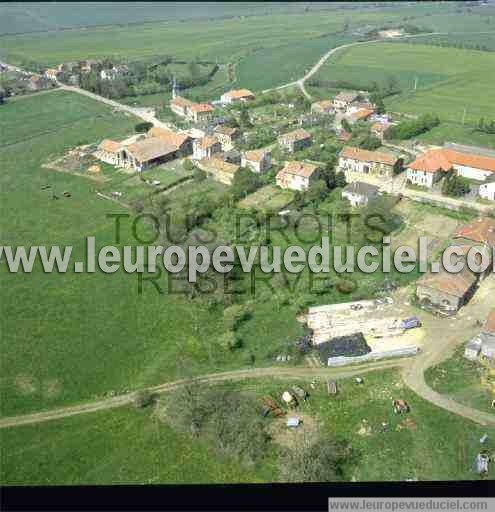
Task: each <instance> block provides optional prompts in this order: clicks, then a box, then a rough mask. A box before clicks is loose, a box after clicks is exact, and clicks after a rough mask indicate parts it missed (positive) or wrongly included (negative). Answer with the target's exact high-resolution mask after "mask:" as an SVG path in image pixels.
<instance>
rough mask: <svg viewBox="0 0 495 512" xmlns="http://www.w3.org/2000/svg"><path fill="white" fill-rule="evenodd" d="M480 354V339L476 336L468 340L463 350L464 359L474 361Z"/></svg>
mask: <svg viewBox="0 0 495 512" xmlns="http://www.w3.org/2000/svg"><path fill="white" fill-rule="evenodd" d="M480 352H481V338H480V337H479V336H476V337H475V338H473V339H471V340H469V341H468V342H467V344H466V347H465V348H464V357H465V358H466V359H469V360H470V361H476V360H477V359H478V356H479V355H480Z"/></svg>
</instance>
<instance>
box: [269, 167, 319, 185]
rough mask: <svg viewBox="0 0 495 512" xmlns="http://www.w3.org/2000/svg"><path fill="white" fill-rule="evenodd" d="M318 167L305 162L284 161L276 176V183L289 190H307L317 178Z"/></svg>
mask: <svg viewBox="0 0 495 512" xmlns="http://www.w3.org/2000/svg"><path fill="white" fill-rule="evenodd" d="M319 174H320V168H319V167H318V165H316V164H310V163H307V162H296V161H292V162H289V161H288V162H285V166H284V167H283V169H281V170H280V171H279V172H278V174H277V177H276V181H277V185H278V186H279V187H281V188H289V189H291V190H307V189H308V188H309V186H310V185H311V183H312V182H313V181H314V180H316V179H317V178H318V176H319Z"/></svg>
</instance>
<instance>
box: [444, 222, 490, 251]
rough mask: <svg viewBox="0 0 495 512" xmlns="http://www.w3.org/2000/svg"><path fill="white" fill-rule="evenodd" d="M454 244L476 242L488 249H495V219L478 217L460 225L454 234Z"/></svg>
mask: <svg viewBox="0 0 495 512" xmlns="http://www.w3.org/2000/svg"><path fill="white" fill-rule="evenodd" d="M453 238H454V239H455V240H456V243H462V242H463V241H466V242H477V243H478V244H483V245H485V246H487V247H488V248H490V249H495V219H491V218H490V217H478V218H477V219H475V220H473V221H472V222H469V223H467V224H464V225H462V226H461V227H459V228H458V229H457V231H456V232H455V233H454V235H453Z"/></svg>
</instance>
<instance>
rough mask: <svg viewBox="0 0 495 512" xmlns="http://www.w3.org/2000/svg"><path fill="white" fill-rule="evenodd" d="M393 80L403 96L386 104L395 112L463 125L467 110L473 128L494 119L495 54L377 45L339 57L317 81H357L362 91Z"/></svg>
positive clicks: (348, 50) (404, 45)
mask: <svg viewBox="0 0 495 512" xmlns="http://www.w3.org/2000/svg"><path fill="white" fill-rule="evenodd" d="M389 77H394V78H395V79H396V80H397V81H398V83H399V84H400V86H401V89H402V94H399V95H397V96H391V97H390V98H387V100H386V106H387V108H388V109H390V110H392V111H399V112H407V113H411V114H422V113H424V112H435V113H436V114H438V115H439V116H440V118H441V119H442V120H447V121H456V122H459V121H460V120H461V119H462V116H463V112H464V107H466V117H465V120H466V121H467V122H469V123H472V122H475V121H477V120H478V119H479V118H480V117H482V116H485V117H487V118H491V117H493V116H495V103H494V102H493V92H492V89H493V88H492V83H493V80H494V79H495V54H493V53H490V52H480V51H476V50H462V49H457V48H440V47H436V46H428V45H422V44H414V45H413V44H401V43H374V44H367V45H360V46H357V47H352V48H348V49H346V50H343V51H342V52H339V54H338V55H337V56H336V57H335V58H332V59H330V60H329V61H328V62H327V63H326V64H325V65H324V66H323V67H322V68H321V70H320V71H319V72H318V73H317V75H316V79H317V80H323V81H328V80H346V81H348V82H351V83H352V82H354V81H356V85H357V86H362V87H364V86H366V84H370V83H372V82H373V81H376V82H378V83H380V82H381V83H386V81H387V80H388V79H389ZM416 80H417V82H416ZM415 83H416V86H417V90H416V91H415V90H414V85H415Z"/></svg>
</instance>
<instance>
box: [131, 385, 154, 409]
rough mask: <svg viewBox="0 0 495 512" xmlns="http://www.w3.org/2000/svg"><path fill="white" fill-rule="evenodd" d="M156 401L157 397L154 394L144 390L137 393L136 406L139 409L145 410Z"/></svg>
mask: <svg viewBox="0 0 495 512" xmlns="http://www.w3.org/2000/svg"><path fill="white" fill-rule="evenodd" d="M154 400H155V397H154V396H153V394H152V393H151V392H150V391H148V390H146V389H142V390H140V391H138V392H137V393H136V396H135V398H134V405H135V406H136V407H137V408H138V409H143V408H144V407H148V405H151V404H152V403H153V402H154Z"/></svg>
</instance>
